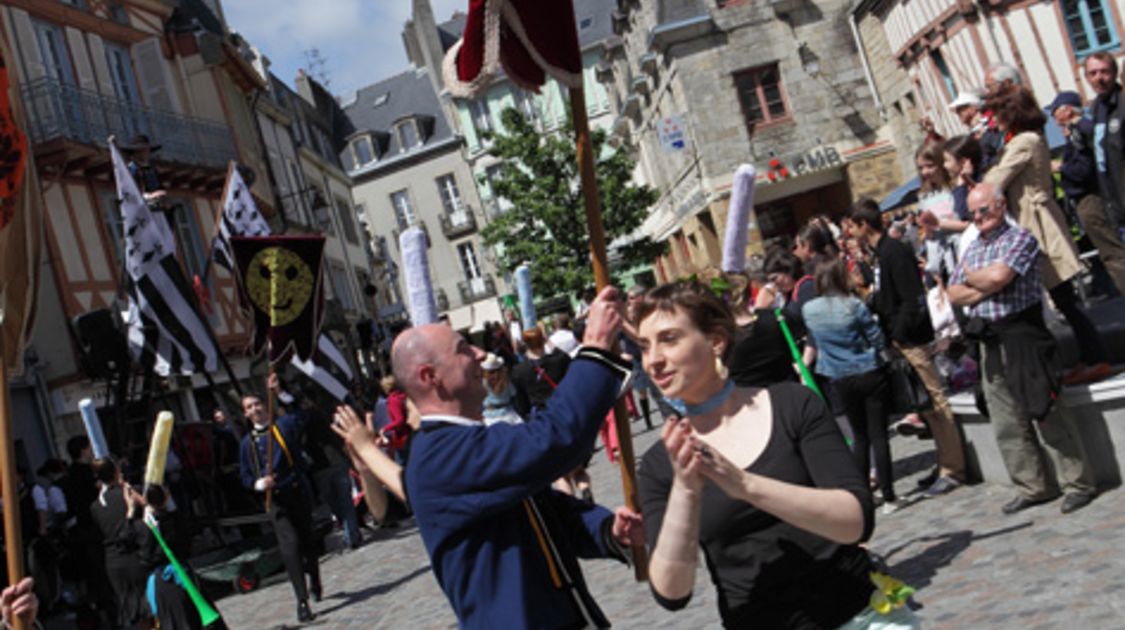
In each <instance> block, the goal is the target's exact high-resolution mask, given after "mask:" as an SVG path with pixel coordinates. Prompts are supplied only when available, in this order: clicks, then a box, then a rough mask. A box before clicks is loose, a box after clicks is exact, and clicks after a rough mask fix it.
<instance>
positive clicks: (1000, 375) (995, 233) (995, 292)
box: [949, 184, 1095, 514]
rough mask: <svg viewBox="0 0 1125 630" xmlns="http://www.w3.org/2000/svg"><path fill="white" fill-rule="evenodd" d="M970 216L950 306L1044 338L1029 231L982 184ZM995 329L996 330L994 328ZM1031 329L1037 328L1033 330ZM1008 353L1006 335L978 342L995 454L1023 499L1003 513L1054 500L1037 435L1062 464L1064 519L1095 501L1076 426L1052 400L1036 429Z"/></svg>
mask: <svg viewBox="0 0 1125 630" xmlns="http://www.w3.org/2000/svg"><path fill="white" fill-rule="evenodd" d="M968 201H969V211H970V212H971V213H972V216H973V223H974V224H975V225H976V226H977V229H979V230H980V238H979V239H977V240H976V241H974V242H973V243H971V244H970V245H969V246H968V248H966V250H965V253H964V255H963V256H962V260H961V264H960V265H959V266H958V268H957V270H956V271H955V272H954V273H953V277H952V278H950V280H949V285H950V286H949V299H950V300H951V301H952V302H953V303H954V304H956V305H958V306H968V307H970V314H971V315H972V316H974V317H979V318H981V319H983V320H985V321H986V322H988V323H989V324H996V323H998V322H1001V320H1004V321H1005V322H1011V321H1012V320H1017V319H1018V320H1019V321H1020V322H1021V323H1023V324H1030V325H1031V326H1034V327H1035V328H1038V329H1039V330H1038V331H1036V332H1039V333H1040V334H1041V335H1042V336H1044V337H1047V338H1049V335H1050V333H1049V332H1047V331H1046V325H1045V324H1044V323H1043V320H1042V313H1041V312H1040V311H1039V307H1038V305H1039V303H1040V302H1041V301H1042V295H1043V283H1042V282H1041V281H1040V279H1039V271H1038V269H1037V266H1036V262H1037V259H1038V257H1039V254H1040V252H1039V244H1038V243H1037V242H1036V240H1035V237H1034V236H1032V235H1031V232H1029V231H1027V230H1026V229H1024V228H1021V227H1019V226H1016V225H1012V224H1009V223H1008V222H1007V221H1006V220H1005V214H1006V212H1007V201H1006V200H1005V198H1004V194H1003V191H1001V190H999V189H997V188H995V187H994V186H992V185H990V184H980V185H978V186H976V187H974V188H973V190H972V192H970V193H969V199H968ZM994 330H996V329H995V328H994ZM1033 330H1034V329H1033ZM1008 354H1009V352H1008V349H1006V348H1005V346H1004V344H1003V333H1000V334H998V335H992V336H988V337H986V339H985V340H984V341H983V342H982V343H981V359H980V360H981V385H982V388H983V390H984V398H985V401H986V402H987V403H988V411H989V415H990V420H991V422H992V428H993V430H994V431H995V433H996V442H997V443H998V445H999V447H1000V454H1001V456H1002V457H1003V458H1004V464H1005V466H1006V467H1007V468H1008V474H1009V475H1011V477H1012V482H1013V483H1014V484H1015V485H1016V487H1017V488H1018V489H1019V491H1020V494H1019V495H1018V496H1017V497H1016V498H1015V499H1013V500H1012V501H1010V502H1008V503H1007V504H1005V505H1004V507H1003V511H1004V513H1005V514H1014V513H1016V512H1019V511H1021V510H1024V509H1026V508H1029V507H1032V506H1034V505H1038V504H1040V503H1046V502H1047V501H1051V500H1054V499H1055V498H1057V497H1058V496H1059V487H1058V486H1059V484H1058V483H1057V482H1056V481H1055V480H1054V479H1051V478H1050V477H1048V474H1047V471H1048V470H1049V468H1048V467H1047V466H1046V462H1045V461H1044V459H1043V453H1042V451H1041V449H1040V448H1039V444H1038V441H1037V440H1036V437H1035V429H1034V428H1033V426H1035V427H1037V428H1038V429H1039V435H1040V436H1041V438H1042V442H1043V446H1044V447H1046V448H1047V449H1048V450H1050V451H1052V452H1053V454H1054V455H1055V458H1056V460H1057V461H1058V462H1059V466H1058V472H1059V476H1060V477H1061V479H1062V482H1063V484H1062V485H1063V487H1064V488H1065V490H1066V491H1067V494H1066V498H1065V499H1064V500H1063V503H1062V512H1063V513H1064V514H1067V513H1070V512H1073V511H1074V510H1077V509H1079V508H1081V507H1083V506H1085V505H1087V504H1088V503H1090V501H1092V500H1093V499H1094V496H1095V487H1094V483H1093V474H1092V472H1091V470H1090V467H1089V465H1088V464H1087V463H1086V454H1085V451H1084V449H1083V447H1082V442H1081V439H1080V438H1079V436H1078V431H1077V429H1076V428H1075V426H1074V420H1073V418H1071V416H1070V414H1069V413H1068V412H1067V410H1066V408H1065V407H1064V406H1063V404H1062V401H1061V400H1059V401H1056V402H1055V404H1054V405H1052V406H1051V407H1050V411H1049V412H1048V413H1047V415H1046V416H1045V417H1043V418H1041V419H1039V420H1040V421H1039V422H1034V421H1033V420H1032V418H1031V416H1030V415H1029V414H1028V412H1027V410H1026V409H1025V406H1024V405H1021V403H1020V401H1018V400H1017V399H1016V396H1014V395H1013V389H1012V383H1010V382H1009V381H1008V378H1007V374H1008V371H1007V370H1006V366H1007V363H1008V360H1009V357H1008Z"/></svg>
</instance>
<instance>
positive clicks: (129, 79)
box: [105, 42, 141, 133]
mask: <svg viewBox="0 0 1125 630" xmlns="http://www.w3.org/2000/svg"><path fill="white" fill-rule="evenodd" d="M105 58H106V62H107V63H108V64H109V74H110V77H111V78H112V80H113V91H114V94H116V95H117V98H119V99H121V100H123V101H126V102H128V103H140V102H141V99H140V97H139V96H138V91H137V80H136V77H135V76H134V75H133V62H132V61H131V60H130V59H129V51H128V50H125V47H123V46H118V45H117V44H111V43H109V42H106V43H105ZM130 131H131V132H135V133H139V132H140V130H139V129H137V130H135V131H134V130H130Z"/></svg>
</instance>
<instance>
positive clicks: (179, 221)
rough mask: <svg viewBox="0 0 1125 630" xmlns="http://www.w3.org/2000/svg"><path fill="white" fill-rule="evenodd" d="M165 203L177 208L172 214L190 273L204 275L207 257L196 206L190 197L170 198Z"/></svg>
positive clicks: (185, 263) (182, 253)
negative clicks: (196, 216) (204, 254)
mask: <svg viewBox="0 0 1125 630" xmlns="http://www.w3.org/2000/svg"><path fill="white" fill-rule="evenodd" d="M165 203H167V204H168V205H169V206H171V207H173V208H175V210H173V211H172V216H174V217H175V221H176V236H177V237H178V240H179V242H180V243H179V244H180V257H181V258H183V260H184V266H185V267H186V268H187V272H188V275H189V276H190V275H191V274H195V275H198V276H200V277H203V275H204V273H203V269H204V265H205V261H206V258H204V257H203V237H202V235H200V233H199V224H198V223H197V222H196V221H195V207H194V206H193V205H192V203H191V201H190V200H188V199H169V200H167V201H166V202H165Z"/></svg>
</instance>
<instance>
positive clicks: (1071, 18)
mask: <svg viewBox="0 0 1125 630" xmlns="http://www.w3.org/2000/svg"><path fill="white" fill-rule="evenodd" d="M1061 4H1062V10H1063V19H1064V20H1065V21H1066V30H1067V34H1068V35H1070V44H1071V46H1072V47H1073V48H1074V54H1075V56H1077V57H1085V56H1086V55H1089V54H1090V53H1093V52H1098V51H1101V50H1107V49H1109V48H1113V47H1115V46H1117V45H1118V43H1120V42H1119V40H1118V39H1117V32H1116V31H1115V30H1114V28H1113V22H1112V20H1111V19H1110V18H1109V17H1108V15H1109V12H1108V10H1107V9H1106V6H1105V5H1106V0H1062V2H1061Z"/></svg>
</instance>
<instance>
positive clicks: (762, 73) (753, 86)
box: [734, 63, 790, 128]
mask: <svg viewBox="0 0 1125 630" xmlns="http://www.w3.org/2000/svg"><path fill="white" fill-rule="evenodd" d="M734 85H735V89H737V90H738V100H739V101H741V102H742V115H743V116H744V117H745V118H746V124H747V126H749V127H751V128H753V127H754V126H756V125H767V124H770V123H774V122H778V121H781V120H785V119H787V118H789V116H790V113H789V106H788V104H787V102H786V99H785V91H784V90H783V89H782V87H781V73H780V72H779V71H778V68H777V64H776V63H774V64H770V65H768V66H762V67H760V68H753V69H751V70H746V71H743V72H739V73H737V74H735V75H734Z"/></svg>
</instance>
